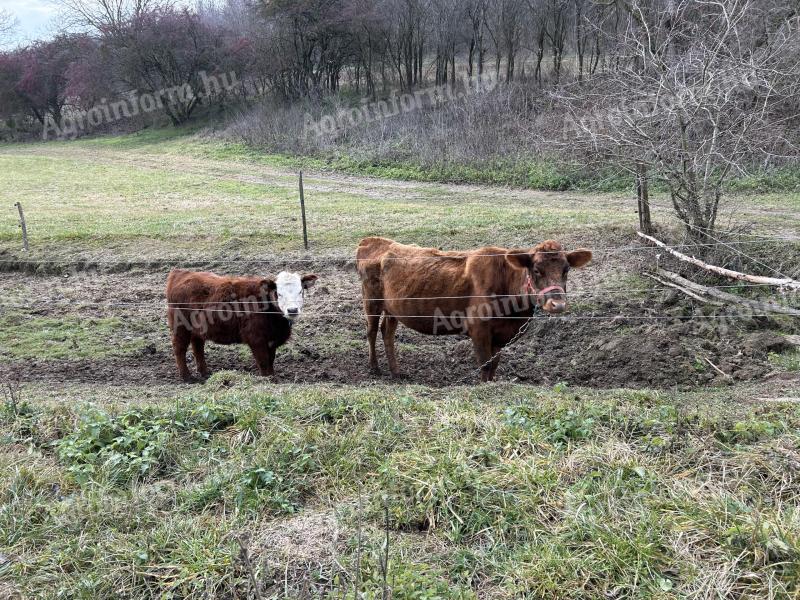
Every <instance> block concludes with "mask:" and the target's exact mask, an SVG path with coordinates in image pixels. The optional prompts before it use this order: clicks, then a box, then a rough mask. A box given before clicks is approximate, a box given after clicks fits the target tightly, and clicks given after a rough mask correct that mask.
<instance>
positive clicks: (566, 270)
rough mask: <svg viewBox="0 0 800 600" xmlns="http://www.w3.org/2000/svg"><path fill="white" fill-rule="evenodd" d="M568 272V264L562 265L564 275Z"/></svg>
mask: <svg viewBox="0 0 800 600" xmlns="http://www.w3.org/2000/svg"><path fill="white" fill-rule="evenodd" d="M567 273H569V265H564V275H566V274H567Z"/></svg>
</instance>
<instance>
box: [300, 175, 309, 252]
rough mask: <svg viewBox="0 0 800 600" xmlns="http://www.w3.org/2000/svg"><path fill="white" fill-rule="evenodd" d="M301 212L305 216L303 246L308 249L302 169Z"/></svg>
mask: <svg viewBox="0 0 800 600" xmlns="http://www.w3.org/2000/svg"><path fill="white" fill-rule="evenodd" d="M300 214H301V216H302V217H303V246H305V249H306V250H308V227H307V225H306V199H305V196H304V194H303V172H302V171H300Z"/></svg>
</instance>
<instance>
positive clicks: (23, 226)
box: [14, 202, 28, 252]
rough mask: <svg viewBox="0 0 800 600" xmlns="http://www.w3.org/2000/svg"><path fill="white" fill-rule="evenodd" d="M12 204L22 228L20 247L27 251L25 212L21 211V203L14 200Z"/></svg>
mask: <svg viewBox="0 0 800 600" xmlns="http://www.w3.org/2000/svg"><path fill="white" fill-rule="evenodd" d="M14 206H16V207H17V210H18V211H19V226H20V227H21V228H22V247H23V249H24V250H25V252H27V251H28V226H27V225H26V224H25V213H23V212H22V204H20V203H19V202H15V203H14Z"/></svg>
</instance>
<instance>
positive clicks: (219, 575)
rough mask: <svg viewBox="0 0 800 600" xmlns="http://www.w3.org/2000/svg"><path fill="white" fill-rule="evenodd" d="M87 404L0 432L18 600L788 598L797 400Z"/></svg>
mask: <svg viewBox="0 0 800 600" xmlns="http://www.w3.org/2000/svg"><path fill="white" fill-rule="evenodd" d="M89 389H90V388H89V387H77V388H66V389H65V390H62V392H61V393H59V394H58V397H57V398H55V397H54V396H52V395H51V393H50V391H49V390H45V389H41V390H40V389H38V388H36V387H32V388H29V389H26V390H25V391H24V392H23V401H24V406H25V408H24V410H16V411H14V410H6V409H4V410H3V411H2V413H0V503H1V504H2V509H0V540H2V542H0V553H2V554H3V555H4V556H7V557H9V559H8V560H7V561H6V562H5V563H3V565H2V566H0V569H2V571H1V572H2V574H3V577H4V579H5V581H7V582H9V583H10V584H11V585H13V586H14V587H15V589H17V590H19V591H20V592H21V593H40V592H41V590H48V591H47V592H46V593H45V594H44V596H45V597H54V598H55V597H57V596H59V595H61V596H67V597H76V596H78V597H80V596H85V597H93V598H94V597H96V598H111V597H117V596H119V594H120V593H123V591H124V594H125V595H126V596H131V597H142V596H152V595H158V596H160V595H163V594H170V593H171V594H174V595H178V596H180V597H186V598H201V597H205V596H207V595H208V594H209V593H211V594H212V595H214V594H227V593H232V592H230V590H232V589H235V590H237V593H238V594H239V595H240V596H245V595H246V590H247V588H248V585H249V583H248V581H249V579H250V574H251V572H252V574H253V575H254V576H255V577H256V578H257V579H258V580H259V581H261V582H262V584H263V586H264V589H268V588H271V586H273V585H275V586H277V587H276V588H275V589H276V590H279V591H277V592H276V594H278V595H280V594H282V593H283V590H284V589H285V588H286V586H288V590H289V595H290V596H292V595H295V596H296V595H300V594H301V593H302V590H303V589H304V588H308V589H311V590H315V592H316V593H318V594H323V595H325V594H331V595H334V596H336V595H339V596H342V595H343V594H344V595H346V597H349V598H352V597H353V595H352V594H353V585H354V584H355V581H356V569H357V567H359V566H360V571H359V572H358V581H359V589H360V590H361V597H365V598H379V597H381V595H382V589H383V586H384V573H386V577H385V580H386V585H387V586H388V587H389V588H390V589H391V590H392V593H393V597H397V598H507V597H575V598H585V597H599V596H604V595H608V594H610V593H611V592H612V591H613V592H614V593H616V594H618V595H624V596H631V597H692V596H695V597H696V596H703V594H704V590H705V591H707V590H709V589H714V590H717V591H719V592H720V593H723V592H724V590H726V589H733V587H735V589H737V590H738V592H739V593H741V594H744V595H747V596H752V597H761V596H763V595H764V594H766V593H768V592H769V590H772V592H773V593H774V594H776V597H787V598H788V597H791V595H792V594H795V593H796V592H797V591H798V588H797V581H798V579H797V575H798V572H797V566H796V565H797V558H798V557H799V556H800V522H799V521H798V520H797V509H796V507H797V505H798V502H800V494H798V492H797V490H796V489H795V488H794V486H787V485H786V480H785V473H786V470H785V469H786V468H788V467H787V465H788V464H789V463H787V462H786V461H791V460H794V459H793V458H792V457H793V456H795V454H796V452H795V449H796V448H797V447H800V446H798V444H800V437H798V435H797V431H799V430H800V412H799V411H798V409H797V407H796V406H795V405H793V404H791V403H786V404H774V403H771V404H769V405H763V404H759V403H758V402H757V401H756V400H755V399H754V398H738V399H737V400H736V401H731V399H730V396H729V395H730V393H731V392H730V391H728V390H721V391H719V392H716V393H715V394H711V393H708V392H706V393H703V394H702V399H703V402H698V398H700V397H701V396H700V395H698V394H688V393H687V394H677V393H665V392H652V391H647V390H644V391H635V392H634V391H606V392H602V391H591V390H583V389H577V388H576V389H572V388H570V387H567V386H564V385H559V386H556V388H555V389H540V388H530V387H524V386H515V385H486V386H481V387H478V388H452V389H448V390H434V389H430V388H425V387H419V386H408V387H384V386H375V387H366V388H351V387H337V386H314V387H307V386H271V385H269V384H264V383H261V382H257V381H256V380H255V379H254V378H252V377H250V376H242V375H237V374H234V373H218V374H216V375H214V376H213V377H212V378H211V379H210V380H209V381H208V383H207V384H206V385H204V386H202V387H185V388H179V389H178V391H175V389H174V388H173V391H172V393H171V394H166V393H162V394H160V395H156V396H155V397H154V398H153V399H152V400H148V401H139V402H136V400H135V399H136V398H137V396H138V397H144V395H145V394H146V393H147V391H146V390H145V389H144V388H140V389H127V390H121V391H120V395H119V398H120V402H122V403H121V404H116V403H115V402H114V401H107V402H105V403H100V404H99V405H90V404H87V403H86V402H81V401H80V399H81V398H84V397H87V396H89V395H90V392H89ZM105 389H106V390H108V389H109V388H105ZM107 393H108V392H107ZM739 393H741V392H739ZM752 393H753V394H756V395H757V394H758V393H759V392H758V391H757V390H754V391H753V392H752ZM112 396H113V394H112ZM48 398H53V399H48ZM123 399H124V400H123ZM132 399H133V401H134V402H133V404H131V400H132ZM387 522H388V536H389V546H388V556H389V562H388V568H387V567H385V566H384V562H383V561H384V560H385V556H386V552H387V548H386V545H385V544H386V536H387V530H386V529H385V527H386V524H387ZM687 532H691V533H692V534H691V535H687ZM243 533H246V537H245V538H244V540H243V541H242V537H241V535H242V534H243ZM237 540H239V541H237ZM240 542H241V543H244V544H245V547H246V548H247V556H248V561H249V563H250V565H251V566H250V567H248V566H247V563H246V562H244V559H243V558H242V550H241V548H240ZM387 569H388V570H387ZM153 574H159V577H153ZM731 586H733V587H731ZM209 590H210V591H209ZM267 597H271V596H267Z"/></svg>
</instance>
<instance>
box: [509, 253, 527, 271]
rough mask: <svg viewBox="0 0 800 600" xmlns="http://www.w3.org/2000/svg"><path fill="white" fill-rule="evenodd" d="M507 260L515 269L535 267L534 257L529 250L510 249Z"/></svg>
mask: <svg viewBox="0 0 800 600" xmlns="http://www.w3.org/2000/svg"><path fill="white" fill-rule="evenodd" d="M506 260H507V261H508V263H509V264H510V265H511V266H512V267H514V268H515V269H530V268H532V267H533V257H532V256H531V254H530V252H528V251H527V250H509V251H508V252H506Z"/></svg>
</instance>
